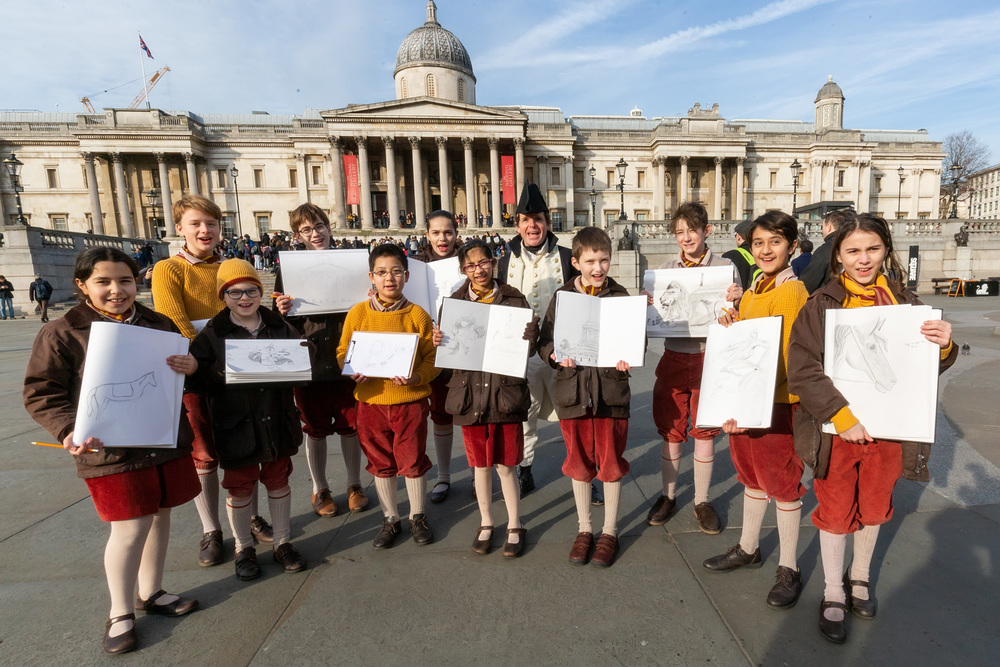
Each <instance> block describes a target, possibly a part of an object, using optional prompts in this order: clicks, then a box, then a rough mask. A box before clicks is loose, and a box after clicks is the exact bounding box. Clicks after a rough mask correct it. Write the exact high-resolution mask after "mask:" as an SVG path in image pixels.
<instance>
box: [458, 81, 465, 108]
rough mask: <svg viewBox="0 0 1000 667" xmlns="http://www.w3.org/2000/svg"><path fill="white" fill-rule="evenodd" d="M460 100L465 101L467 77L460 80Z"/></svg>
mask: <svg viewBox="0 0 1000 667" xmlns="http://www.w3.org/2000/svg"><path fill="white" fill-rule="evenodd" d="M458 101H459V102H464V101H465V79H459V80H458Z"/></svg>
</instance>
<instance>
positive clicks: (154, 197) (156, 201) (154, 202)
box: [142, 189, 160, 240]
mask: <svg viewBox="0 0 1000 667" xmlns="http://www.w3.org/2000/svg"><path fill="white" fill-rule="evenodd" d="M142 196H143V197H145V198H146V206H148V207H149V208H151V209H152V211H153V236H155V237H156V238H157V240H159V238H160V230H159V229H158V225H157V224H156V223H157V220H158V218H157V215H156V209H158V208H159V207H160V191H159V190H155V189H150V190H149V191H148V192H143V193H142Z"/></svg>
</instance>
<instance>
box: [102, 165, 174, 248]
mask: <svg viewBox="0 0 1000 667" xmlns="http://www.w3.org/2000/svg"><path fill="white" fill-rule="evenodd" d="M111 160H112V169H113V170H114V172H115V190H116V191H117V193H118V228H119V230H120V233H122V234H124V235H125V236H127V237H128V238H134V237H135V229H134V228H133V227H132V215H131V214H130V213H129V210H128V192H127V191H126V188H127V187H128V185H127V183H126V182H125V168H124V167H123V166H122V156H121V153H112V154H111ZM172 227H173V226H172V225H167V233H168V234H169V235H171V236H174V235H175V234H173V232H172Z"/></svg>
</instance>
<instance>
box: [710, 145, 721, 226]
mask: <svg viewBox="0 0 1000 667" xmlns="http://www.w3.org/2000/svg"><path fill="white" fill-rule="evenodd" d="M712 210H713V219H715V220H722V158H721V157H718V156H716V158H715V205H714V206H713V207H712Z"/></svg>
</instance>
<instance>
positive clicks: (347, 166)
mask: <svg viewBox="0 0 1000 667" xmlns="http://www.w3.org/2000/svg"><path fill="white" fill-rule="evenodd" d="M300 178H304V176H302V177H300ZM344 180H345V181H347V205H348V206H350V205H351V204H357V205H360V204H361V188H360V187H358V156H357V155H345V156H344Z"/></svg>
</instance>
